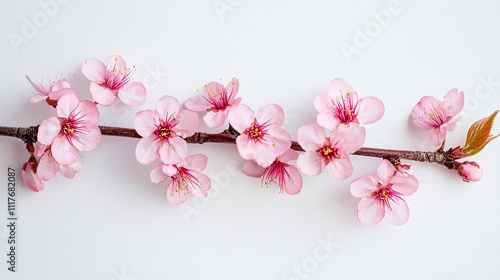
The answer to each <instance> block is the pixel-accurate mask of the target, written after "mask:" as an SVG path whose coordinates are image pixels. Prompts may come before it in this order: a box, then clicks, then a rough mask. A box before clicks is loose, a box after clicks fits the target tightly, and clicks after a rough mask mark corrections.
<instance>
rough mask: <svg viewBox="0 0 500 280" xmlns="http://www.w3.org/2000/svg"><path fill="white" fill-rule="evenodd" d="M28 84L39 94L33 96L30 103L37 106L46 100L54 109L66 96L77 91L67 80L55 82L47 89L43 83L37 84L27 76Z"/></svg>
mask: <svg viewBox="0 0 500 280" xmlns="http://www.w3.org/2000/svg"><path fill="white" fill-rule="evenodd" d="M26 79H28V82H30V84H31V86H33V88H34V89H35V90H36V92H37V94H35V95H34V96H32V97H31V98H30V100H29V101H28V103H30V104H35V103H38V102H40V101H42V100H45V101H46V102H47V104H49V105H50V106H52V107H54V108H55V107H56V106H57V100H59V98H61V97H62V96H63V95H65V94H68V93H69V94H75V91H74V90H73V88H72V87H71V84H70V83H69V82H68V81H67V80H66V79H61V80H58V81H56V82H54V83H53V84H52V85H51V86H50V87H49V88H45V87H44V86H43V85H42V84H41V83H40V84H35V83H34V82H33V81H32V80H31V79H30V77H28V76H26Z"/></svg>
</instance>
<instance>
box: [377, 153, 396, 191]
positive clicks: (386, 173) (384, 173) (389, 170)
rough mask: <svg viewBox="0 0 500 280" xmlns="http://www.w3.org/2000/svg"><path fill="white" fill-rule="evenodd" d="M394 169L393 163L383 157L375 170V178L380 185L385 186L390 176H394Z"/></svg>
mask: <svg viewBox="0 0 500 280" xmlns="http://www.w3.org/2000/svg"><path fill="white" fill-rule="evenodd" d="M395 171H396V168H395V167H394V165H392V163H391V162H390V161H388V160H386V159H384V160H382V162H381V163H380V165H379V166H378V167H377V171H375V178H376V179H377V181H378V182H379V183H380V184H382V186H387V185H389V183H390V182H391V179H392V177H394V172H395Z"/></svg>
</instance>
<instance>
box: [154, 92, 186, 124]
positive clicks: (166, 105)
mask: <svg viewBox="0 0 500 280" xmlns="http://www.w3.org/2000/svg"><path fill="white" fill-rule="evenodd" d="M179 108H180V105H179V101H177V98H175V97H172V96H170V95H164V96H162V97H161V98H160V99H158V101H157V102H156V112H158V115H159V116H160V119H161V120H163V121H166V120H167V118H168V117H169V116H170V115H177V113H179Z"/></svg>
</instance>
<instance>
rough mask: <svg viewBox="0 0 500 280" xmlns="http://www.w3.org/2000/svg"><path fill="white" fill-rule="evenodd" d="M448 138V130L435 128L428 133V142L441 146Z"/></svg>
mask: <svg viewBox="0 0 500 280" xmlns="http://www.w3.org/2000/svg"><path fill="white" fill-rule="evenodd" d="M445 139H446V131H441V129H439V127H438V128H435V129H433V130H432V131H430V132H429V134H428V135H427V138H426V140H427V143H429V144H430V145H432V146H439V145H441V143H443V141H444V140H445Z"/></svg>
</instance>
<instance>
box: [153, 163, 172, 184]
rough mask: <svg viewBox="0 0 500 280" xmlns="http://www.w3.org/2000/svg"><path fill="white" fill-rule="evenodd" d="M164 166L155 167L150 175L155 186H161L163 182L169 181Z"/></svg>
mask: <svg viewBox="0 0 500 280" xmlns="http://www.w3.org/2000/svg"><path fill="white" fill-rule="evenodd" d="M162 167H163V164H160V165H158V166H157V167H155V168H154V169H153V170H151V173H149V177H150V178H151V182H153V183H155V184H159V183H161V182H164V181H165V180H167V178H168V176H167V174H165V173H164V172H163V170H162Z"/></svg>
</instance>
